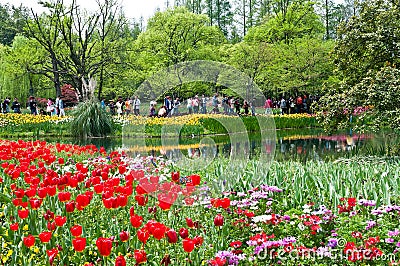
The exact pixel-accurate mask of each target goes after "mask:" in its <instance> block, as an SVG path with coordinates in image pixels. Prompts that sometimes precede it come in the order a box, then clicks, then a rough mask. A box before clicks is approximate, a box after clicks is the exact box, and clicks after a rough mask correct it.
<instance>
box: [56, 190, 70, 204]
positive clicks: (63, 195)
mask: <svg viewBox="0 0 400 266" xmlns="http://www.w3.org/2000/svg"><path fill="white" fill-rule="evenodd" d="M70 199H71V193H69V192H59V193H58V200H59V201H61V202H66V201H69V200H70Z"/></svg>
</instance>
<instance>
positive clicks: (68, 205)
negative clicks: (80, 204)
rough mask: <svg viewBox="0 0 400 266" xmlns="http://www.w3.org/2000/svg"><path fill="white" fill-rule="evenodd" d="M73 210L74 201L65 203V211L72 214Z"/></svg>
mask: <svg viewBox="0 0 400 266" xmlns="http://www.w3.org/2000/svg"><path fill="white" fill-rule="evenodd" d="M74 210H75V201H73V200H71V201H69V202H66V203H65V211H66V212H73V211H74Z"/></svg>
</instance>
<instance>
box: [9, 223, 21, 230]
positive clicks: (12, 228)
mask: <svg viewBox="0 0 400 266" xmlns="http://www.w3.org/2000/svg"><path fill="white" fill-rule="evenodd" d="M18 227H19V224H18V223H15V224H10V230H12V231H17V230H18Z"/></svg>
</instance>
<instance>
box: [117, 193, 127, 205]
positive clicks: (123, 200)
mask: <svg viewBox="0 0 400 266" xmlns="http://www.w3.org/2000/svg"><path fill="white" fill-rule="evenodd" d="M117 201H118V206H119V207H125V206H126V204H128V197H127V196H125V195H118V197H117Z"/></svg>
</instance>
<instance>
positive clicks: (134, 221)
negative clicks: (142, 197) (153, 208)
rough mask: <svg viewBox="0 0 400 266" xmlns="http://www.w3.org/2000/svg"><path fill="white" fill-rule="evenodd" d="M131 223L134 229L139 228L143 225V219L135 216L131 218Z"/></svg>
mask: <svg viewBox="0 0 400 266" xmlns="http://www.w3.org/2000/svg"><path fill="white" fill-rule="evenodd" d="M130 221H131V224H132V226H133V227H135V228H139V227H140V226H141V225H142V222H143V217H142V216H139V215H136V214H135V215H133V216H131V218H130Z"/></svg>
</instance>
